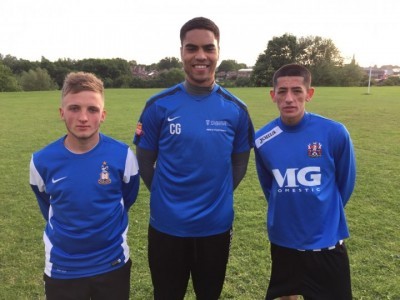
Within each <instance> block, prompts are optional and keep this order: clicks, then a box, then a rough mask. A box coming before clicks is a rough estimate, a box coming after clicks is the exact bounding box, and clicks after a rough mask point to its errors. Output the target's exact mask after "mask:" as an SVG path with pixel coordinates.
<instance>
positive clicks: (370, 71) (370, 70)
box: [367, 66, 372, 95]
mask: <svg viewBox="0 0 400 300" xmlns="http://www.w3.org/2000/svg"><path fill="white" fill-rule="evenodd" d="M371 73H372V67H371V66H370V67H369V79H368V93H367V94H368V95H369V90H370V88H371Z"/></svg>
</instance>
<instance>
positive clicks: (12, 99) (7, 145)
mask: <svg viewBox="0 0 400 300" xmlns="http://www.w3.org/2000/svg"><path fill="white" fill-rule="evenodd" d="M157 91H158V90H149V89H119V90H107V91H106V108H107V110H108V116H107V120H106V122H105V123H104V124H103V127H102V132H103V133H105V134H108V135H111V136H113V137H115V138H117V139H120V140H122V141H124V142H126V143H128V144H132V136H133V131H134V128H135V125H136V122H137V119H138V117H139V115H140V113H141V111H142V109H143V105H144V102H145V101H146V99H147V98H148V97H149V96H151V95H152V94H154V93H155V92H157ZM230 91H231V92H232V93H234V94H236V95H237V96H239V97H240V98H241V99H242V100H244V101H245V102H246V103H247V105H248V107H249V111H250V114H251V116H252V119H253V123H254V126H255V128H256V129H258V128H260V127H261V126H262V125H264V124H265V123H266V122H268V121H270V120H271V119H272V118H275V117H276V116H277V114H278V112H277V109H276V108H275V106H274V105H273V103H272V102H271V100H270V98H269V94H268V90H267V89H266V88H234V89H230ZM366 92H367V88H327V87H321V88H317V89H316V93H315V96H314V99H313V101H312V102H310V103H309V106H308V110H309V111H312V112H315V113H319V114H322V115H324V116H327V117H329V118H333V119H336V120H338V121H341V122H343V123H344V124H345V125H346V127H347V128H348V130H349V131H350V133H351V135H352V138H353V142H354V145H355V149H356V155H357V167H358V173H357V185H356V189H355V192H354V194H353V197H352V199H351V200H350V202H349V204H348V206H347V208H346V212H347V217H348V222H349V225H350V231H351V238H350V239H349V240H348V241H347V247H348V251H349V255H350V262H351V271H352V283H353V295H354V299H400V204H399V203H400V201H399V191H400V175H399V174H400V130H399V125H400V123H399V115H400V88H399V87H380V88H378V87H372V89H371V94H369V95H367V94H366ZM59 102H60V92H59V91H55V92H21V93H0V122H1V127H0V162H1V163H0V174H1V177H0V178H1V179H0V228H1V229H0V241H1V244H0V299H5V300H9V299H11V300H12V299H44V297H43V294H44V293H43V284H42V274H43V264H44V251H43V243H42V231H43V226H44V220H43V219H42V217H41V214H40V212H39V208H38V206H37V203H36V200H35V198H34V195H33V193H32V192H31V190H30V187H29V174H28V171H29V160H30V156H31V153H32V152H34V151H36V150H38V149H40V148H41V147H43V146H45V145H46V144H48V143H49V142H51V141H53V140H55V139H56V138H58V137H60V136H61V135H63V134H64V132H65V129H64V124H63V123H62V122H61V121H60V119H59V116H58V107H59ZM148 198H149V194H148V191H147V190H146V188H145V187H144V184H143V185H142V187H141V191H140V194H139V197H138V200H137V203H136V204H135V205H134V206H133V208H132V209H131V211H130V232H129V244H130V246H131V257H132V260H133V268H132V280H131V282H132V288H131V294H132V297H131V298H132V299H152V287H151V281H150V274H149V270H148V265H147V227H148V216H149V213H148ZM265 210H266V202H265V200H264V197H263V194H262V192H261V189H260V186H259V183H258V180H257V175H256V172H255V166H254V159H253V157H252V159H251V161H250V164H249V168H248V172H247V175H246V177H245V179H244V180H243V182H242V183H241V185H240V186H239V188H238V189H237V190H236V192H235V211H236V218H235V224H234V238H233V243H232V251H231V257H230V261H229V265H228V269H227V276H226V282H225V286H224V290H223V293H222V296H221V299H249V300H250V299H251V300H253V299H264V297H265V290H266V287H267V284H268V279H269V272H270V259H269V245H268V240H267V236H266V233H265ZM187 299H194V295H193V292H192V290H191V289H189V291H188V296H187Z"/></svg>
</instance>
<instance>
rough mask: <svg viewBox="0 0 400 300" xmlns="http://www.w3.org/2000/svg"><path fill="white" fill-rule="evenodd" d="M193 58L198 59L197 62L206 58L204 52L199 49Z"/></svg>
mask: <svg viewBox="0 0 400 300" xmlns="http://www.w3.org/2000/svg"><path fill="white" fill-rule="evenodd" d="M195 58H196V59H198V60H205V59H206V58H207V56H206V53H205V51H204V50H203V49H201V48H200V49H199V50H198V51H197V52H196V56H195Z"/></svg>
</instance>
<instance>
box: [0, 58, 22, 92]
mask: <svg viewBox="0 0 400 300" xmlns="http://www.w3.org/2000/svg"><path fill="white" fill-rule="evenodd" d="M20 90H21V87H20V86H19V84H18V81H17V79H16V78H15V77H14V75H13V73H12V71H11V69H10V68H9V67H7V66H5V65H4V64H3V63H2V62H1V61H0V92H18V91H20Z"/></svg>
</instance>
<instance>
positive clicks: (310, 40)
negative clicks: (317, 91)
mask: <svg viewBox="0 0 400 300" xmlns="http://www.w3.org/2000/svg"><path fill="white" fill-rule="evenodd" d="M298 49H299V52H298V57H297V62H298V63H300V64H302V65H304V66H306V67H308V68H309V70H310V71H311V73H312V76H313V84H314V85H328V86H332V85H336V84H338V79H339V77H338V76H337V75H338V73H337V71H338V68H339V67H341V66H342V65H343V58H342V57H341V56H340V52H339V50H338V49H337V48H336V46H335V44H334V43H333V41H332V40H331V39H324V38H322V37H319V36H308V37H302V38H300V39H299V42H298Z"/></svg>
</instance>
